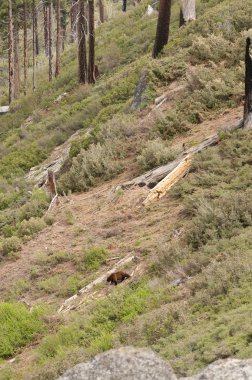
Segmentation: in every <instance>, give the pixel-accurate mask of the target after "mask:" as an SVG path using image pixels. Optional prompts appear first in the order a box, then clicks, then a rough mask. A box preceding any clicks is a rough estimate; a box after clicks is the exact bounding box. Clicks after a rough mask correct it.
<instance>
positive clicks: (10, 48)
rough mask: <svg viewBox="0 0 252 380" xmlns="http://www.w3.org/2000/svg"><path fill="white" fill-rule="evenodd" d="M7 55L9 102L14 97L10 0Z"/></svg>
mask: <svg viewBox="0 0 252 380" xmlns="http://www.w3.org/2000/svg"><path fill="white" fill-rule="evenodd" d="M8 35H9V37H8V50H9V52H8V55H9V103H11V102H12V101H13V100H14V97H15V87H14V86H15V71H14V31H13V13H12V0H8Z"/></svg>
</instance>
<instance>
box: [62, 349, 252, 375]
mask: <svg viewBox="0 0 252 380" xmlns="http://www.w3.org/2000/svg"><path fill="white" fill-rule="evenodd" d="M100 379H102V380H113V379H127V380H252V360H239V359H227V360H218V361H216V362H214V363H212V364H210V365H209V366H208V367H206V368H205V369H204V370H203V371H202V372H200V373H199V374H196V375H194V376H191V377H184V378H177V377H176V375H175V374H174V372H173V370H172V368H171V367H170V366H169V364H168V363H166V362H165V361H163V360H162V359H161V358H160V357H159V356H158V355H157V354H155V353H154V352H153V351H151V350H149V349H142V348H133V347H122V348H119V349H117V350H110V351H107V352H105V353H103V354H99V355H97V356H96V357H95V358H94V359H93V360H91V361H89V362H87V363H81V364H78V365H76V366H75V367H74V368H72V369H70V370H68V371H67V372H66V373H65V374H64V375H63V376H61V377H60V378H59V379H58V380H100Z"/></svg>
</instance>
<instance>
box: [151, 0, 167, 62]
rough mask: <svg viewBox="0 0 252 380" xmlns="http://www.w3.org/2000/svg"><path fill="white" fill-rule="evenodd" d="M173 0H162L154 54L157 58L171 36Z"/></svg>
mask: <svg viewBox="0 0 252 380" xmlns="http://www.w3.org/2000/svg"><path fill="white" fill-rule="evenodd" d="M170 18H171V0H160V2H159V12H158V22H157V31H156V39H155V45H154V49H153V53H152V56H153V58H156V57H157V56H158V54H159V53H160V52H161V50H162V49H163V47H164V46H165V45H166V44H167V42H168V38H169V28H170Z"/></svg>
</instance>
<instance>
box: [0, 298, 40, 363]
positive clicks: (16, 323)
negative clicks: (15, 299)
mask: <svg viewBox="0 0 252 380" xmlns="http://www.w3.org/2000/svg"><path fill="white" fill-rule="evenodd" d="M41 313H42V310H41V309H38V308H35V309H33V311H32V312H30V311H29V310H27V309H26V308H25V306H24V305H21V304H18V303H13V304H12V303H0V323H1V331H0V357H1V358H6V357H9V356H11V355H13V354H14V353H15V352H16V350H17V349H19V348H20V347H22V346H25V345H26V344H27V343H29V342H30V341H32V339H34V337H35V336H36V335H37V334H39V333H41V332H42V331H43V329H44V326H43V323H42V321H41V320H40V315H41Z"/></svg>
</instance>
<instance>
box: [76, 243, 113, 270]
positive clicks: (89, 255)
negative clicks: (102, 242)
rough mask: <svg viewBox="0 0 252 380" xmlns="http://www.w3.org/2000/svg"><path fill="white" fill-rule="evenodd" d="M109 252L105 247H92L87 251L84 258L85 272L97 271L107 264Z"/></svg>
mask: <svg viewBox="0 0 252 380" xmlns="http://www.w3.org/2000/svg"><path fill="white" fill-rule="evenodd" d="M108 256H109V252H108V251H107V250H106V248H104V247H92V248H89V249H88V250H86V251H85V252H84V253H83V256H82V263H83V266H84V268H85V270H89V271H90V270H91V271H94V270H97V269H99V268H100V266H101V265H103V264H105V263H106V259H107V258H108Z"/></svg>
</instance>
